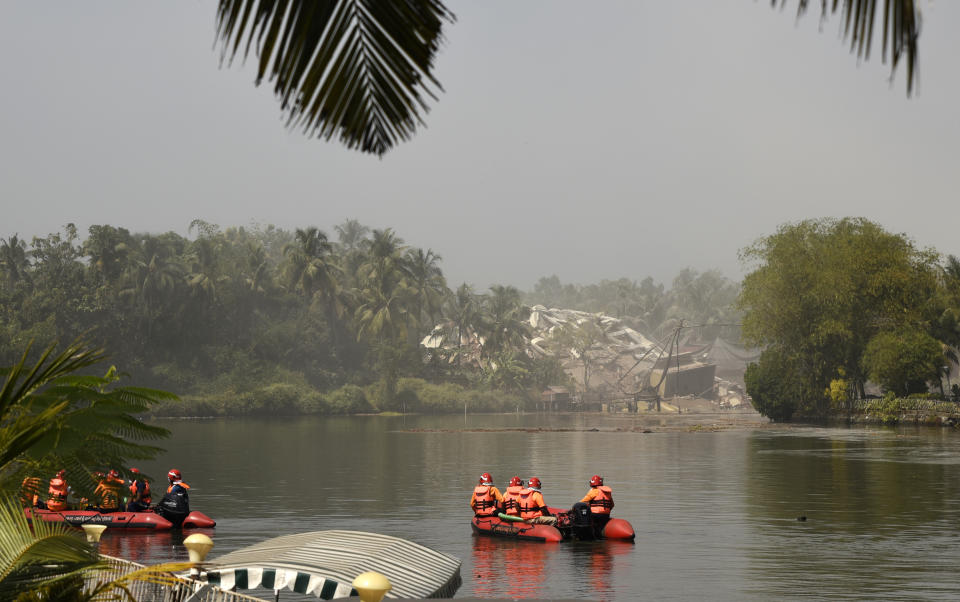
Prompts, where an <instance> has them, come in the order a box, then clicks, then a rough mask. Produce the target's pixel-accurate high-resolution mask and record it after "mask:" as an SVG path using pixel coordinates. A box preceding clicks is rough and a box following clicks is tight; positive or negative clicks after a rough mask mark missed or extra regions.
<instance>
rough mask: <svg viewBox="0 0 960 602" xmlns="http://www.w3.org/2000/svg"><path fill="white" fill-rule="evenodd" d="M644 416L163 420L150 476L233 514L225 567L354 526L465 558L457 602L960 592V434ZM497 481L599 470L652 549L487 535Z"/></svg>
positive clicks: (112, 550)
mask: <svg viewBox="0 0 960 602" xmlns="http://www.w3.org/2000/svg"><path fill="white" fill-rule="evenodd" d="M639 420H641V418H634V417H624V416H616V417H614V416H609V417H608V416H604V415H529V414H528V415H495V416H468V417H466V418H465V417H464V416H442V417H433V416H406V417H400V416H397V417H379V416H362V417H343V418H297V419H279V418H278V419H269V420H254V419H217V420H195V421H160V424H163V425H164V426H166V427H167V428H170V429H171V430H172V431H173V432H174V435H173V437H172V438H171V439H169V440H167V441H165V442H163V447H165V448H167V449H168V451H167V452H165V453H164V454H163V455H162V456H161V458H160V459H159V461H157V462H151V463H147V464H145V465H142V466H139V468H141V469H142V470H144V471H146V472H147V473H148V474H151V475H153V476H154V477H157V478H159V479H160V480H161V481H163V480H164V479H163V475H164V474H165V473H166V471H167V470H168V469H169V468H171V467H176V468H179V469H180V470H181V471H182V472H183V475H184V480H185V481H186V482H188V483H189V484H190V485H191V487H192V489H191V505H192V508H193V509H194V510H201V511H203V512H205V513H206V514H209V515H210V516H212V517H213V518H215V519H216V520H217V522H218V524H217V527H216V529H215V530H214V531H213V532H212V536H213V538H214V541H215V545H216V547H215V548H214V551H213V552H212V553H211V558H214V559H215V557H216V556H217V555H219V554H223V553H226V552H228V551H231V550H234V549H237V548H239V547H243V546H246V545H249V544H252V543H256V542H258V541H261V540H263V539H266V538H269V537H274V536H277V535H282V534H288V533H297V532H302V531H313V530H322V529H352V530H363V531H374V532H378V533H383V534H388V535H394V536H398V537H403V538H406V539H410V540H413V541H416V542H418V543H421V544H424V545H426V546H429V547H431V548H434V549H436V550H439V551H442V552H445V553H448V554H451V555H453V556H456V557H458V558H459V559H460V560H461V561H462V562H463V566H462V569H461V573H462V575H463V581H464V583H463V587H462V588H461V590H460V592H458V596H478V597H539V598H580V599H599V600H635V599H668V600H695V599H710V600H772V599H798V598H806V599H823V600H835V599H842V598H847V599H871V600H875V599H902V600H918V599H958V598H960V579H958V577H957V567H958V565H960V536H958V535H960V433H956V432H955V431H953V430H951V429H936V428H931V429H921V430H913V429H911V430H893V429H879V428H854V429H845V428H815V427H782V426H780V427H778V426H759V427H753V428H743V427H741V428H732V429H721V430H713V429H711V428H710V426H709V425H710V423H711V418H710V417H708V416H707V417H704V419H703V420H704V422H703V427H704V428H699V427H697V426H686V427H670V426H669V424H667V423H664V425H659V426H658V425H654V426H652V427H649V430H652V431H653V432H642V431H643V430H644V428H645V425H646V423H641V422H638V421H639ZM688 420H689V419H688ZM594 428H595V429H599V430H591V429H594ZM539 429H542V430H539ZM563 429H570V430H563ZM615 429H621V430H620V431H617V430H615ZM631 429H635V430H631ZM484 471H489V472H491V473H492V474H493V475H494V478H495V481H496V483H497V484H498V485H499V486H501V489H503V488H504V487H505V486H506V481H507V480H508V479H509V478H510V477H511V476H513V475H515V474H516V475H519V476H521V477H522V478H524V479H526V478H528V477H530V476H538V477H540V478H541V480H542V481H543V484H544V489H543V492H544V497H545V499H546V501H547V503H548V504H550V505H552V506H564V507H569V506H570V505H571V504H572V503H573V502H574V501H576V500H578V499H579V498H580V497H581V496H583V495H584V494H585V493H586V491H587V489H588V486H587V480H588V479H589V477H590V475H592V474H594V473H599V474H601V475H603V476H604V478H605V480H606V483H607V484H608V485H610V486H611V487H612V488H613V492H614V500H615V502H616V508H615V510H614V515H615V516H618V517H620V518H625V519H627V520H629V521H630V522H631V523H632V524H633V526H634V528H635V530H636V532H637V540H636V543H635V544H628V543H622V542H595V543H563V544H559V545H547V544H537V543H520V542H511V541H504V540H498V539H491V538H487V537H476V536H473V535H472V533H471V529H470V518H471V516H472V514H471V511H470V509H469V508H468V506H467V503H468V500H469V497H470V492H471V490H472V488H473V485H474V484H475V482H476V480H477V477H478V476H479V474H480V473H481V472H484ZM160 488H161V487H159V486H158V487H157V489H160ZM799 517H806V520H803V521H801V520H798V518H799ZM181 542H182V535H181V534H179V533H177V532H173V533H166V534H163V533H158V534H149V535H135V534H132V533H130V534H114V533H111V532H108V534H107V535H106V536H105V537H104V541H103V543H102V551H103V552H104V553H108V554H115V555H119V556H124V557H127V558H131V559H133V560H137V561H141V562H160V561H165V560H184V559H185V558H186V552H185V550H184V549H183V547H182V543H181ZM261 593H263V592H261Z"/></svg>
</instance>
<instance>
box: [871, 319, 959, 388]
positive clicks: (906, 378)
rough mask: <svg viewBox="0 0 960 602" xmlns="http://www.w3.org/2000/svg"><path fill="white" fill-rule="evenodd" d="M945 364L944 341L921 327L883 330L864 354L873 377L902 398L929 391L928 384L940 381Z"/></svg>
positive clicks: (872, 340)
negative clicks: (941, 341)
mask: <svg viewBox="0 0 960 602" xmlns="http://www.w3.org/2000/svg"><path fill="white" fill-rule="evenodd" d="M945 363H946V362H945V358H944V356H943V348H942V347H941V345H940V343H939V342H938V341H937V340H936V339H934V338H933V337H932V336H930V334H928V333H927V332H924V331H922V330H917V329H903V330H899V331H896V332H881V333H879V334H877V335H876V336H875V337H873V338H872V339H871V340H870V342H869V343H868V344H867V348H866V350H865V351H864V355H863V364H864V367H865V369H866V371H867V373H868V374H869V376H870V378H871V379H872V380H873V381H875V382H877V383H879V384H880V386H882V387H883V388H884V390H886V391H893V392H894V393H895V394H896V395H897V396H899V397H906V396H907V395H910V394H911V393H926V392H927V390H928V389H927V387H928V384H927V383H929V382H939V380H940V374H941V369H942V368H943V366H944V365H945Z"/></svg>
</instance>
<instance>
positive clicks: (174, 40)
mask: <svg viewBox="0 0 960 602" xmlns="http://www.w3.org/2000/svg"><path fill="white" fill-rule="evenodd" d="M811 4H814V5H816V7H815V9H814V10H812V11H811V13H810V14H808V15H807V16H806V17H805V18H803V19H802V20H800V21H799V22H798V21H797V20H796V19H795V16H794V14H795V12H794V11H795V6H796V2H795V1H791V2H789V3H788V8H787V9H786V10H784V11H779V10H773V9H771V8H770V3H769V2H767V1H766V0H756V1H754V0H724V1H722V2H720V1H717V0H698V1H693V0H690V1H686V2H672V1H665V0H661V1H658V2H642V1H638V0H625V1H622V2H609V1H597V0H594V1H591V2H586V1H581V2H567V1H561V0H540V1H535V0H524V1H523V2H517V1H516V0H511V1H506V0H503V1H498V0H484V1H483V2H479V1H476V0H469V1H468V0H462V1H460V0H457V1H454V0H451V1H449V3H448V6H449V7H450V8H451V9H452V10H453V12H454V13H455V14H456V15H457V22H456V23H455V24H453V25H452V26H450V27H448V28H447V43H446V46H445V48H444V49H443V50H442V52H441V55H440V57H439V60H438V63H437V71H436V74H437V77H438V78H439V79H440V81H441V82H442V84H443V86H444V88H445V93H444V94H442V95H441V97H440V101H439V102H438V103H435V104H434V105H433V109H432V110H431V111H430V113H429V114H428V115H427V116H426V117H425V120H426V122H427V126H428V127H427V128H426V129H423V130H421V131H420V132H419V133H418V134H417V135H416V137H415V138H414V139H413V140H412V141H411V142H408V143H405V144H402V145H401V146H399V147H398V148H396V149H395V150H393V151H391V152H390V153H388V154H387V155H386V156H385V157H384V158H383V159H382V160H380V159H377V158H376V157H373V156H368V155H361V154H359V153H357V152H355V151H348V150H346V149H345V148H343V147H342V146H340V145H339V144H338V143H336V142H329V143H327V142H323V141H320V140H315V139H308V138H306V137H305V136H303V135H302V134H301V133H300V132H298V131H290V130H287V129H285V128H284V126H283V122H282V120H281V115H280V111H279V103H278V102H277V101H276V100H275V99H274V98H273V95H272V91H271V88H270V86H269V85H266V84H265V85H263V86H261V87H260V88H255V87H254V85H253V79H254V70H253V65H252V64H251V65H248V66H242V65H240V64H235V65H234V66H233V67H229V68H228V67H224V68H221V67H220V65H219V54H218V52H216V51H215V50H214V45H213V43H214V26H215V19H214V17H215V10H216V3H215V2H213V1H212V0H208V1H205V2H199V1H195V0H194V1H189V2H188V1H180V2H130V1H129V0H122V1H114V2H108V1H93V2H29V1H27V0H18V1H9V2H4V3H2V4H0V78H2V79H0V82H2V84H0V85H2V95H0V103H2V104H0V107H2V110H0V186H2V188H0V191H2V192H0V194H2V197H0V198H2V208H3V212H2V222H0V236H4V237H6V236H10V235H12V234H14V233H19V234H20V235H21V236H24V237H27V238H30V237H32V236H34V235H46V234H47V233H49V232H53V231H56V230H59V229H60V228H61V227H62V226H63V225H64V224H66V223H68V222H74V223H76V224H77V225H78V226H79V227H80V228H81V231H82V232H83V234H84V236H85V235H86V229H87V227H88V226H90V225H91V224H102V223H109V224H111V225H115V226H121V227H126V228H128V229H130V230H131V231H136V232H142V231H149V232H163V231H167V230H174V231H176V232H179V233H181V234H184V235H185V234H186V233H187V227H188V225H189V223H190V221H191V220H193V219H195V218H201V219H204V220H207V221H210V222H214V223H217V224H220V225H221V226H231V225H247V224H250V223H251V222H259V223H263V224H267V223H273V224H276V225H278V226H280V227H283V228H287V229H292V228H296V227H305V226H308V225H316V226H319V227H321V228H322V229H324V230H326V231H327V232H328V233H331V234H332V231H333V226H334V225H335V224H338V223H341V222H342V221H343V220H345V219H347V218H356V219H358V220H360V221H361V222H363V223H365V224H368V225H370V226H372V227H393V228H394V229H395V230H396V231H397V233H398V234H399V235H400V236H401V237H403V238H404V239H405V240H406V241H407V242H408V243H409V244H412V245H415V246H421V247H424V248H428V247H429V248H432V249H434V250H435V251H436V252H438V253H440V254H441V255H442V256H443V259H444V261H443V268H444V271H445V273H446V274H447V277H448V279H449V281H450V283H451V285H454V286H455V285H457V284H459V283H460V282H463V281H467V282H471V283H473V284H475V285H477V286H478V287H481V288H484V287H486V286H488V285H489V284H491V283H505V284H514V285H517V286H519V287H521V288H526V289H528V288H531V287H532V285H533V283H534V282H536V280H537V279H538V278H539V277H540V276H545V275H550V274H557V275H558V276H559V277H560V278H561V279H562V280H563V281H565V282H579V283H590V282H596V281H599V280H600V279H603V278H618V277H621V276H626V277H628V278H633V279H641V278H644V277H646V276H648V275H649V276H653V277H654V278H655V279H657V280H658V281H665V282H666V283H667V284H669V282H670V280H671V279H672V277H673V276H674V275H675V274H676V273H677V272H678V271H679V270H680V269H682V268H684V267H687V266H689V267H693V268H694V269H697V270H700V271H703V270H707V269H712V268H718V269H720V270H722V271H723V272H724V274H726V275H727V276H729V277H732V278H737V279H739V278H740V277H741V276H742V271H741V265H740V263H739V261H738V259H737V251H738V249H740V248H742V247H744V246H745V245H747V244H749V243H750V242H752V241H753V240H755V239H756V238H758V237H760V236H764V235H767V234H770V233H772V232H774V231H775V229H776V228H777V226H778V225H780V224H782V223H784V222H788V221H796V220H800V219H805V218H811V217H823V216H837V217H841V216H847V215H854V216H864V217H867V218H869V219H871V220H874V221H877V222H879V223H880V224H881V225H883V226H884V227H886V228H887V229H888V230H891V231H894V232H904V233H906V234H907V235H909V236H910V237H911V238H912V239H913V240H915V241H916V242H917V243H918V244H919V245H920V246H924V247H926V246H931V247H934V248H936V249H937V250H939V251H941V252H942V253H951V254H957V255H960V243H958V241H960V220H958V219H957V218H958V215H960V210H958V208H957V200H958V198H957V196H958V195H957V191H958V190H960V165H958V159H960V150H958V144H960V115H958V110H960V35H958V33H960V2H955V1H952V0H951V1H949V2H948V1H941V2H936V3H933V2H929V3H928V2H921V3H920V4H921V8H922V10H923V17H924V20H923V33H922V37H921V40H920V44H921V49H920V90H919V94H918V95H916V96H915V97H914V98H912V99H907V98H906V94H905V85H904V77H903V73H899V74H898V75H897V77H896V79H895V81H894V82H893V84H892V85H891V83H890V81H889V67H888V66H886V65H883V64H882V63H881V61H880V52H879V51H880V48H879V46H876V47H875V52H874V55H873V58H872V59H871V60H870V61H869V62H866V63H863V64H860V65H858V64H857V59H856V57H855V56H853V55H851V54H850V53H849V51H848V46H847V45H846V44H844V43H843V42H841V41H840V39H839V28H840V19H839V18H836V17H834V18H831V19H830V20H828V21H827V22H826V23H825V24H823V25H822V26H821V24H820V18H819V17H820V14H819V3H811ZM878 31H879V27H878Z"/></svg>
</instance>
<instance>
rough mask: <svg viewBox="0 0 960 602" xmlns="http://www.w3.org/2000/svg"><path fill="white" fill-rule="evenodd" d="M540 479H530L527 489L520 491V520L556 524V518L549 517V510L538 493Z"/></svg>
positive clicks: (541, 495)
mask: <svg viewBox="0 0 960 602" xmlns="http://www.w3.org/2000/svg"><path fill="white" fill-rule="evenodd" d="M540 487H541V484H540V479H538V478H537V477H530V479H529V480H528V481H527V488H526V489H523V490H521V491H520V518H522V519H524V520H525V521H526V522H528V523H538V524H542V525H555V524H557V517H556V516H550V509H549V508H547V503H546V502H545V501H543V494H542V493H540Z"/></svg>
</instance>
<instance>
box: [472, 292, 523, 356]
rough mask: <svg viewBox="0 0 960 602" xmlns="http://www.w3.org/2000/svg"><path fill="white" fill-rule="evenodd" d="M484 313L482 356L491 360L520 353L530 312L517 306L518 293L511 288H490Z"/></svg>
mask: <svg viewBox="0 0 960 602" xmlns="http://www.w3.org/2000/svg"><path fill="white" fill-rule="evenodd" d="M483 309H484V322H483V330H482V334H483V336H484V341H483V350H482V354H483V356H484V357H487V358H491V357H493V356H495V355H497V354H500V353H503V352H505V351H510V350H520V349H522V348H523V345H524V339H525V337H526V336H527V334H528V330H527V326H526V320H527V318H528V317H529V316H530V309H529V308H527V307H526V306H524V305H523V304H522V303H521V302H520V291H519V290H517V289H516V287H513V286H503V285H499V284H496V285H494V286H491V287H490V295H489V296H488V297H487V298H486V299H485V303H484V305H483Z"/></svg>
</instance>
